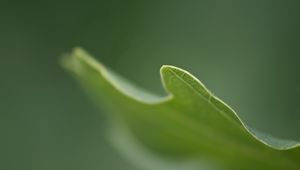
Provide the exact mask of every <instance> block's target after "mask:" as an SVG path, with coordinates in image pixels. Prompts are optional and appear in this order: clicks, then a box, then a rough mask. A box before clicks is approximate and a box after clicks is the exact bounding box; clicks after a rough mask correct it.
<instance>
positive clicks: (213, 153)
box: [63, 48, 300, 170]
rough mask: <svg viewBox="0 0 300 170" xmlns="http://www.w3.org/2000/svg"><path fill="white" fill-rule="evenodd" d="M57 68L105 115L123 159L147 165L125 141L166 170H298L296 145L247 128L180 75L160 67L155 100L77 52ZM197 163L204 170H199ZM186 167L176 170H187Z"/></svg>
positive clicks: (299, 161) (194, 82)
mask: <svg viewBox="0 0 300 170" xmlns="http://www.w3.org/2000/svg"><path fill="white" fill-rule="evenodd" d="M63 66H64V67H65V68H66V69H68V70H70V71H71V72H72V73H73V75H74V76H75V77H76V78H77V79H78V80H79V82H80V83H81V84H82V85H83V87H85V88H84V89H85V90H86V91H87V92H88V93H89V94H90V95H91V96H92V97H93V98H94V99H95V101H96V102H97V103H99V104H100V105H103V106H105V107H106V108H107V109H108V110H109V111H108V112H109V113H111V114H108V116H109V117H110V120H111V125H112V129H114V130H112V134H113V135H111V136H113V137H112V139H114V141H115V142H113V143H115V144H116V146H117V147H118V148H119V150H123V151H124V152H123V153H124V154H125V155H126V154H128V155H127V157H136V158H143V155H144V157H145V159H144V160H145V162H146V161H150V162H151V160H150V158H149V157H147V156H145V154H143V153H140V152H139V151H141V149H137V148H138V147H136V149H130V151H129V150H128V149H126V148H134V147H132V145H133V146H134V144H133V143H135V142H128V141H136V143H139V145H141V146H142V147H143V148H145V150H147V151H145V152H144V153H146V152H148V151H149V152H151V153H153V154H154V155H157V157H162V159H160V160H163V159H168V160H172V161H170V163H168V165H170V167H171V168H170V169H174V168H172V164H173V165H176V167H181V166H177V164H178V163H179V162H186V161H188V162H190V160H193V161H192V162H193V163H191V165H192V166H191V167H192V168H190V169H197V170H198V169H199V170H200V169H218V168H220V167H221V168H222V169H231V170H238V169H265V170H268V169H270V170H271V169H272V170H281V169H282V170H283V169H289V170H298V169H300V149H299V142H297V141H292V140H287V139H279V138H275V137H273V136H271V135H268V134H265V133H262V132H259V131H257V130H255V129H254V128H251V127H249V126H247V125H246V124H245V123H244V122H243V121H242V120H241V119H240V118H239V117H238V115H237V114H236V113H235V112H234V110H233V109H232V108H230V107H229V106H228V105H226V104H225V103H224V102H223V101H221V100H220V99H218V98H217V97H216V96H215V95H213V94H212V93H211V92H210V91H209V90H208V89H207V88H206V87H205V86H204V85H203V84H202V83H201V82H200V81H199V80H198V79H197V78H195V77H194V76H192V75H191V74H190V73H188V72H187V71H185V70H182V69H180V68H177V67H174V66H169V65H165V66H162V67H161V70H160V74H161V79H162V84H163V86H164V88H165V90H166V92H167V95H166V96H158V95H155V94H152V93H149V92H147V91H145V90H142V89H140V88H138V87H136V86H135V85H133V84H131V83H130V82H129V81H128V80H126V79H124V78H122V77H121V76H119V75H118V74H116V73H114V72H113V71H112V70H110V69H109V68H107V67H105V66H104V65H103V64H101V63H99V62H97V61H95V60H94V59H93V58H92V57H90V55H89V54H87V53H86V52H84V51H83V50H82V49H79V48H78V49H75V50H74V51H73V52H72V53H71V54H69V55H67V56H66V57H64V58H63ZM123 129H128V133H127V132H123ZM117 134H119V135H117ZM124 134H128V135H124ZM126 136H127V137H126ZM127 138H128V139H129V138H130V139H132V140H126V139H127ZM126 141H127V142H126ZM126 143H127V144H126ZM128 144H129V145H130V146H129V145H128ZM122 145H124V146H122ZM135 145H138V144H135ZM122 148H123V149H122ZM126 150H127V151H126ZM134 150H136V152H135V151H134ZM130 152H132V153H131V154H129V153H130ZM130 155H131V156H130ZM134 155H135V156H134ZM136 155H140V156H136ZM153 157H156V156H153ZM134 160H135V159H133V161H134ZM194 160H197V161H194ZM137 161H138V160H137ZM203 161H204V162H206V163H208V164H210V166H208V167H206V168H203V167H201V164H202V165H203V164H205V163H201V162H203ZM139 162H143V161H139ZM175 162H176V163H175ZM195 162H197V163H199V165H195ZM197 163H196V164H197ZM146 164H147V163H145V167H146ZM150 164H152V165H153V167H149V166H148V168H149V169H159V168H158V167H161V164H160V163H157V162H154V163H150ZM154 164H155V165H154ZM148 165H149V163H148ZM156 165H157V166H156ZM189 165H190V163H189ZM189 165H186V166H185V164H184V166H183V167H182V168H180V169H189V168H188V167H190V166H189ZM141 166H143V165H141ZM163 169H167V168H163Z"/></svg>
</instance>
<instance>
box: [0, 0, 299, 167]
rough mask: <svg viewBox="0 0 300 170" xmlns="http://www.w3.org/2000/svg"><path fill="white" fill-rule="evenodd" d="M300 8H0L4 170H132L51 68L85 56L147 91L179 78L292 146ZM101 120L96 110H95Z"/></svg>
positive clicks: (293, 4)
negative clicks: (164, 70)
mask: <svg viewBox="0 0 300 170" xmlns="http://www.w3.org/2000/svg"><path fill="white" fill-rule="evenodd" d="M299 8H300V4H299V2H298V1H280V0H278V1H274V0H269V1H265V0H263V1H261V0H257V1H237V0H236V1H225V0H219V1H208V0H207V1H121V0H119V1H118V0H113V1H96V0H94V1H92V0H87V1H81V2H79V1H78V2H74V1H66V0H64V1H45V2H41V1H37V0H36V1H35V0H31V1H26V2H25V1H24V2H22V1H19V2H14V1H9V2H2V3H1V5H0V51H1V57H0V78H1V79H0V123H1V125H0V127H1V128H0V129H1V130H0V132H1V138H0V139H1V142H0V144H1V145H0V169H5V170H17V169H24V170H26V169H30V170H35V169H36V170H48V169H49V170H53V169H55V170H69V169H70V170H71V169H72V170H77V169H78V170H83V169H84V170H94V169H120V168H121V169H123V170H126V169H133V166H132V165H131V164H129V163H127V162H126V159H124V158H122V157H121V156H119V155H118V153H117V152H116V151H115V150H114V149H113V148H112V147H111V146H110V144H109V142H108V141H107V140H106V138H105V135H106V134H105V127H106V120H105V119H106V117H105V115H104V113H102V112H103V111H99V110H98V108H97V106H95V105H94V103H92V102H91V101H90V100H89V99H88V98H87V97H86V96H85V95H84V93H83V92H82V90H81V89H80V88H79V87H78V85H77V84H76V83H75V81H74V80H73V79H72V78H71V77H70V75H68V74H67V73H66V72H65V71H64V70H63V69H62V68H61V67H60V65H59V63H58V60H59V56H61V54H63V53H64V52H68V51H70V50H71V49H72V48H73V47H74V46H82V47H83V48H85V49H86V50H87V51H89V52H90V53H91V54H93V55H94V56H95V57H96V58H97V59H99V60H100V61H102V62H103V63H105V64H106V65H108V66H109V67H111V68H112V69H114V70H116V71H117V72H119V73H120V74H122V75H123V76H125V77H127V78H128V79H130V80H132V81H133V82H135V83H136V84H138V85H140V86H141V87H143V88H145V89H149V90H151V91H153V92H156V93H163V89H162V87H161V83H160V78H159V72H158V71H159V68H160V66H161V65H163V64H171V65H175V66H179V67H182V68H184V69H186V70H188V71H190V72H191V73H192V74H194V75H195V76H196V77H197V78H199V79H200V80H201V81H203V83H205V84H206V86H207V87H208V88H209V89H210V90H211V91H212V92H213V93H214V94H216V95H217V96H219V97H220V98H221V99H223V100H224V101H225V102H227V103H228V104H229V105H230V106H232V107H233V108H234V109H235V110H236V111H237V112H238V114H239V115H240V116H241V117H242V118H243V119H244V120H245V121H246V122H247V123H248V124H250V125H251V126H254V127H256V128H258V129H261V130H264V131H266V132H269V133H271V134H274V135H276V136H281V137H287V138H293V139H298V140H300V133H299V130H300V123H299V122H300V109H299V105H300V101H299V97H298V96H299V95H300V76H299V73H300V67H299V66H300V31H299V30H300V20H299V17H300V11H299ZM100 110H101V109H100Z"/></svg>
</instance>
